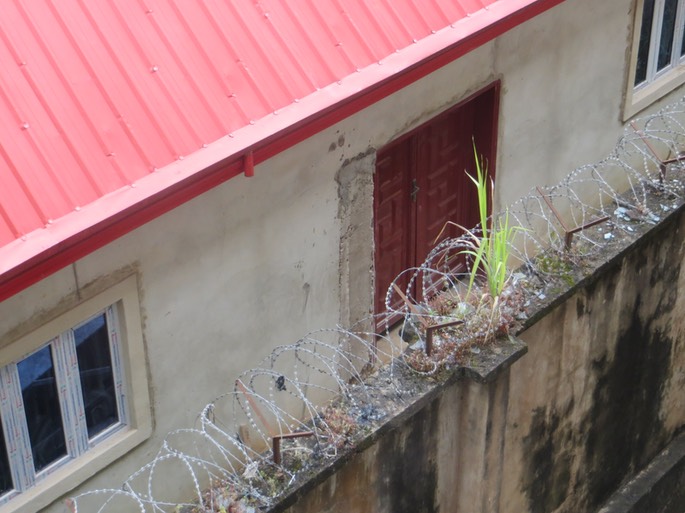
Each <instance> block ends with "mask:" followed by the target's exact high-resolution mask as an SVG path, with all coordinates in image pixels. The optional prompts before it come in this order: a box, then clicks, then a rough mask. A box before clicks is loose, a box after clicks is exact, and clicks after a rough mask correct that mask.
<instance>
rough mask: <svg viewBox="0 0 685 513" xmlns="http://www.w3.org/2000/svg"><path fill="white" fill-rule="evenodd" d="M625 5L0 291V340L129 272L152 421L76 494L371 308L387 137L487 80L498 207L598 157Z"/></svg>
mask: <svg viewBox="0 0 685 513" xmlns="http://www.w3.org/2000/svg"><path fill="white" fill-rule="evenodd" d="M633 4H634V2H633V0H603V1H602V2H597V1H595V0H574V1H572V2H571V1H569V2H564V3H562V4H561V5H559V6H557V7H555V8H553V9H551V10H550V11H548V12H546V13H544V14H542V15H541V16H539V17H537V18H535V19H533V20H531V21H529V22H527V23H525V24H523V25H521V26H519V27H517V28H515V29H513V30H511V31H510V32H508V33H506V34H504V35H502V36H501V37H499V38H498V39H496V40H494V41H492V42H490V43H488V44H486V45H484V46H482V47H480V48H478V49H476V50H474V51H472V52H471V53H469V54H468V55H466V56H464V57H462V58H460V59H458V60H457V61H455V62H453V63H451V64H449V65H447V66H445V67H444V68H442V69H440V70H438V71H436V72H434V73H432V74H431V75H429V76H427V77H425V78H424V79H422V80H420V81H418V82H416V83H414V84H411V85H409V86H408V87H407V88H405V89H403V90H402V91H399V92H397V93H396V94H393V95H392V96H390V97H388V98H385V99H384V100H382V101H380V102H378V103H377V104H375V105H372V106H370V107H369V108H367V109H365V110H364V111H362V112H360V113H358V114H356V115H354V116H352V117H350V118H348V119H345V120H343V121H341V122H340V123H338V124H337V125H335V126H333V127H330V128H329V129H326V130H324V131H323V132H321V133H320V134H318V135H316V136H313V137H311V138H310V139H308V140H307V141H305V142H303V143H301V144H299V145H297V146H295V147H293V148H291V149H289V150H287V151H285V152H283V153H281V154H279V155H278V156H276V157H274V158H272V159H270V160H269V161H267V162H264V163H263V164H261V165H259V166H258V167H257V169H256V176H255V177H254V178H250V179H246V178H242V177H239V178H235V179H233V180H230V181H229V182H228V183H226V184H223V185H221V186H219V187H217V188H215V189H214V190H212V191H210V192H207V193H206V194H203V195H202V196H200V197H198V198H196V199H194V200H193V201H191V202H189V203H187V204H185V205H183V206H181V207H179V208H177V209H175V210H174V211H172V212H169V213H167V214H165V215H164V216H162V217H161V218H159V219H157V220H155V221H153V222H150V223H148V224H146V225H145V226H143V227H141V228H139V229H137V230H135V231H134V232H132V233H130V234H128V235H126V236H124V237H122V238H121V239H119V240H117V241H116V242H113V243H111V244H109V245H107V246H106V247H104V248H102V249H101V250H99V251H97V252H95V253H93V254H91V255H89V256H87V257H85V258H83V259H81V260H79V261H78V262H76V263H75V264H74V265H73V266H70V267H68V268H66V269H63V270H62V271H60V272H58V273H56V274H54V275H52V276H50V277H47V278H46V279H44V280H43V281H42V282H40V283H38V284H36V285H34V286H32V287H30V288H29V289H27V290H26V291H24V292H22V293H21V294H18V295H17V296H15V297H13V298H11V299H9V300H7V301H4V302H2V303H1V304H0V346H4V345H7V344H11V343H12V342H13V341H14V340H16V339H17V338H18V336H19V335H20V334H25V333H27V332H29V331H30V330H31V329H33V328H35V327H37V326H39V325H41V324H42V323H43V322H44V321H45V320H46V319H48V318H51V317H54V316H55V315H57V314H58V313H60V312H61V311H64V310H65V309H68V308H70V307H72V306H73V305H75V304H77V303H79V302H80V301H82V300H84V299H85V296H84V295H83V292H84V290H86V289H85V288H84V287H85V285H86V284H95V285H94V286H93V287H91V288H92V289H93V290H98V289H102V288H105V287H106V286H107V285H108V284H111V283H113V282H115V281H116V278H117V276H120V275H121V274H122V273H123V274H125V273H126V272H130V271H134V272H136V273H137V274H138V276H139V284H140V302H141V308H142V314H143V319H144V326H143V332H144V337H145V341H146V345H147V359H148V367H149V376H150V382H151V387H152V390H151V395H152V399H153V409H154V412H153V419H154V422H155V431H154V434H153V437H152V438H151V439H150V441H149V442H147V443H145V444H144V445H142V446H141V447H139V448H138V449H137V450H136V451H134V452H132V453H131V454H130V455H129V456H128V457H127V458H126V459H124V460H122V461H121V462H118V463H117V464H115V465H112V466H110V467H109V468H108V469H107V470H106V471H104V472H100V473H99V474H98V475H97V476H96V477H95V478H94V479H93V480H90V481H89V482H87V483H85V485H84V487H83V489H93V488H99V487H107V488H110V487H112V486H118V485H119V483H120V482H121V481H122V480H123V479H124V478H125V477H126V476H128V475H129V474H130V473H131V472H133V471H135V470H137V469H138V468H139V467H140V466H141V465H144V464H146V463H147V462H149V461H150V459H151V458H152V457H153V455H154V454H155V453H156V451H157V449H158V448H159V446H160V443H161V440H162V439H163V437H164V436H165V435H166V433H167V432H169V431H170V430H172V429H176V428H181V427H187V426H191V425H193V422H194V419H195V416H196V415H197V412H198V411H199V410H200V408H201V407H202V406H203V405H204V404H205V403H206V402H207V401H209V400H211V399H212V398H214V397H216V396H218V395H220V394H222V393H224V392H226V391H227V390H228V389H230V387H231V383H232V382H233V380H234V379H235V377H236V375H237V374H238V373H239V372H241V371H242V370H244V369H246V368H249V367H252V366H254V365H255V364H256V363H257V362H258V361H259V360H260V359H261V358H263V357H264V356H266V355H267V354H268V353H269V351H270V350H271V349H272V348H273V347H275V346H277V345H280V344H284V343H289V342H293V341H295V340H297V339H298V338H299V337H301V336H303V335H304V334H305V333H307V332H308V331H310V330H313V329H317V328H322V327H331V326H334V325H336V324H337V323H339V322H340V323H342V324H343V325H349V323H350V322H353V321H355V320H356V319H359V318H360V317H363V316H364V315H365V314H367V313H369V312H370V311H371V308H372V291H373V273H372V266H373V258H372V257H373V245H372V244H373V234H372V226H373V225H372V193H373V191H372V173H373V169H374V162H375V152H376V150H378V149H379V148H381V147H383V146H384V145H386V144H387V143H388V142H390V141H392V140H393V139H394V138H396V137H398V136H399V135H401V134H403V133H405V132H407V131H408V130H411V129H412V128H415V127H417V126H418V125H420V124H421V123H423V122H425V121H427V120H429V119H430V118H432V117H433V116H435V115H436V114H438V113H440V112H442V111H444V110H446V109H448V108H449V107H451V106H453V105H454V104H456V103H458V102H459V101H460V100H462V99H463V98H466V97H467V96H468V95H469V94H471V93H472V92H474V91H477V90H479V89H480V88H482V87H483V86H485V85H487V84H488V83H491V82H492V81H493V80H496V79H500V80H501V81H502V98H501V104H500V105H501V109H500V123H499V127H500V133H499V137H498V157H497V161H498V170H497V191H496V199H497V202H498V203H499V204H501V205H503V204H507V203H509V202H511V201H513V200H515V199H517V198H518V197H519V196H520V195H521V194H522V193H524V192H526V191H528V190H529V189H530V187H532V186H534V185H536V184H543V183H554V182H556V181H558V180H559V178H561V177H562V176H563V175H565V174H566V173H567V172H568V171H569V170H571V169H573V168H575V167H576V166H577V165H579V164H582V163H586V162H592V161H595V160H597V159H599V158H600V157H602V156H604V155H606V153H607V152H608V151H610V150H611V148H612V147H613V145H614V143H615V141H616V139H617V137H618V136H619V135H620V133H621V131H622V128H623V124H622V123H621V122H620V115H621V99H622V96H623V91H624V89H625V83H626V82H625V73H624V69H625V68H626V66H627V63H628V56H627V55H626V52H625V49H626V47H627V43H628V41H629V38H630V34H631V30H632V29H631V26H632V11H631V9H632V7H633ZM677 94H678V93H673V94H671V95H670V96H668V97H666V98H665V99H664V100H663V101H664V102H667V101H672V100H673V99H674V98H675V96H676V95H677ZM658 107H659V105H654V106H652V107H651V108H650V111H654V110H656V109H657V108H658ZM265 318H266V319H268V322H264V319H265ZM605 365H609V363H605ZM549 415H552V412H550V413H549ZM545 418H546V417H545ZM529 420H530V419H529ZM529 420H526V419H522V422H524V421H525V422H524V425H528V423H530V422H529ZM528 427H530V426H528ZM515 463H516V462H515V461H514V460H512V462H511V464H512V465H514V464H515ZM56 509H61V505H57V506H56Z"/></svg>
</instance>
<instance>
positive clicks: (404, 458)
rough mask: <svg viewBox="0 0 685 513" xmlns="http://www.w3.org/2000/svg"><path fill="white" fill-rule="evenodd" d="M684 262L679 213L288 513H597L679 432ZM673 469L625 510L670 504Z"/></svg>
mask: <svg viewBox="0 0 685 513" xmlns="http://www.w3.org/2000/svg"><path fill="white" fill-rule="evenodd" d="M684 258H685V207H681V208H680V209H679V211H677V212H676V213H674V214H673V215H671V216H670V217H669V219H668V220H667V221H666V222H664V223H663V224H662V225H660V226H659V227H658V228H656V229H654V230H652V231H651V232H650V233H649V234H648V235H646V236H645V237H644V238H643V239H641V240H639V241H638V242H637V243H636V244H634V245H633V246H632V247H631V248H629V249H628V250H627V251H624V252H623V253H622V254H620V255H619V256H618V257H616V258H613V259H612V260H611V261H610V262H609V263H608V264H606V265H605V266H603V267H601V268H600V269H599V270H598V271H596V272H595V273H594V274H593V275H592V276H591V277H589V278H587V279H586V280H584V281H583V282H581V283H580V284H579V285H577V286H576V288H575V289H574V291H573V293H572V294H571V295H570V296H564V297H565V299H563V300H560V301H558V302H557V303H555V304H553V305H552V306H550V307H549V310H548V311H546V312H545V313H544V315H543V316H542V317H541V318H540V320H539V321H537V322H535V324H533V325H532V326H531V327H529V328H528V329H527V330H526V331H524V332H523V333H522V334H521V338H522V339H523V340H524V341H525V342H526V343H527V345H528V353H527V354H526V355H524V356H523V357H521V359H520V360H518V361H516V362H515V363H513V365H512V366H511V367H510V368H508V369H504V370H503V371H502V372H500V373H499V374H498V375H497V376H496V378H495V379H494V380H493V381H491V382H487V383H482V384H481V383H477V382H474V381H468V380H467V381H455V382H454V383H452V384H450V385H447V386H444V388H442V389H440V390H439V392H438V393H436V394H434V395H433V396H431V397H430V399H429V400H425V399H424V398H421V399H419V403H418V404H419V405H420V406H419V407H417V406H416V404H414V405H411V406H409V407H408V411H409V413H408V414H406V413H405V414H400V416H399V417H400V419H399V421H398V422H396V423H395V425H393V426H392V427H391V428H390V429H388V430H387V432H385V433H383V434H382V435H381V436H379V437H378V439H377V440H376V441H375V443H373V444H372V445H370V447H368V448H366V449H364V450H363V451H361V452H359V453H357V454H354V455H353V456H352V457H351V458H350V461H349V462H348V463H347V464H346V465H345V466H343V467H342V468H340V469H338V471H337V472H336V473H335V474H334V475H333V476H331V477H329V478H328V479H325V480H322V482H320V483H318V484H315V485H313V486H312V487H311V489H310V491H309V492H308V493H305V492H303V493H302V494H301V497H299V498H298V500H296V501H295V503H294V504H293V505H291V506H290V507H289V509H287V511H288V513H309V512H312V513H313V512H317V513H320V512H325V513H338V512H347V511H375V512H388V513H404V512H406V513H410V512H411V513H424V512H425V513H428V512H430V513H437V512H450V513H456V512H468V513H478V512H481V513H521V512H524V511H525V512H530V513H552V512H554V513H575V512H579V511H587V512H591V511H596V510H597V509H599V508H600V507H601V506H602V504H604V503H605V501H606V500H607V499H608V498H609V497H610V496H611V494H612V493H613V492H614V491H615V490H617V489H618V488H619V486H620V485H621V484H622V482H624V481H626V480H627V479H629V478H630V477H631V476H633V475H634V474H636V473H638V472H639V471H640V470H641V469H642V468H644V467H645V466H647V465H648V464H649V463H650V461H652V459H653V458H655V457H656V456H657V455H658V454H659V453H660V452H661V451H662V449H663V448H664V447H666V446H667V445H668V444H669V443H670V442H671V440H673V439H674V437H675V436H676V435H677V433H679V432H681V431H682V430H683V428H685V409H684V408H683V390H684V389H685V319H683V316H682V312H683V311H684V309H685V294H683V293H682V291H683V290H684V289H683V287H685V272H681V268H682V265H683V259H684ZM438 388H440V387H438ZM403 415H404V416H403ZM384 427H385V426H384ZM672 464H673V463H672ZM680 476H681V474H680V473H678V472H674V473H672V476H671V477H673V479H672V480H671V481H668V480H663V481H662V482H660V483H659V484H658V485H654V486H655V487H656V491H655V493H650V494H649V496H648V499H649V500H648V501H647V502H649V504H650V508H654V509H644V510H642V509H638V510H635V511H655V512H656V511H682V504H680V508H678V507H677V505H676V503H672V499H673V498H674V497H678V496H680V494H681V492H680V490H679V489H678V488H677V486H678V483H679V481H678V479H680ZM668 486H675V487H676V488H674V489H668ZM647 491H649V490H647ZM631 499H633V500H635V499H636V497H631ZM643 502H644V501H643ZM640 503H642V502H640ZM285 506H288V505H285ZM669 508H670V509H669ZM283 509H285V508H280V507H276V508H274V511H282V510H283ZM611 511H616V512H618V511H629V510H622V509H613V510H611ZM630 511H632V510H630Z"/></svg>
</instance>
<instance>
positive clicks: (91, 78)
mask: <svg viewBox="0 0 685 513" xmlns="http://www.w3.org/2000/svg"><path fill="white" fill-rule="evenodd" d="M560 1H562V0H375V1H373V2H369V1H368V0H290V1H288V0H204V1H200V0H195V1H191V0H140V1H134V0H98V1H97V2H90V1H87V0H60V1H59V2H51V1H46V0H42V1H41V0H36V1H25V0H23V1H22V0H4V1H3V12H2V16H0V300H2V299H4V298H6V297H8V296H10V295H12V294H14V293H16V292H17V291H19V290H21V289H22V288H25V287H26V286H28V285H30V284H31V283H34V282H36V281H38V280H39V279H41V278H42V277H44V276H46V275H48V274H50V273H51V272H54V271H56V270H57V269H59V268H61V267H63V266H64V265H68V264H69V263H70V262H72V261H74V260H75V259H77V258H79V257H81V256H83V255H85V254H87V253H88V252H90V251H93V250H94V249H97V248H98V247H100V246H102V245H104V244H106V243H107V242H109V241H111V240H113V239H114V238H116V237H118V236H121V235H122V234H124V233H126V232H127V231H130V230H131V229H133V228H135V227H137V226H140V225H141V224H143V223H144V222H146V221H148V220H150V219H152V218H154V217H156V216H157V215H159V214H161V213H163V212H165V211H167V210H169V209H171V208H174V207H175V206H177V205H179V204H181V203H182V202H183V201H187V200H188V199H190V198H192V197H194V196H196V195H197V194H200V193H201V192H204V191H206V190H208V189H209V188H211V187H213V186H215V185H217V184H218V183H221V182H222V181H225V180H227V179H228V178H230V177H232V176H235V175H236V174H238V173H240V172H243V171H244V170H245V163H246V162H248V164H249V165H248V166H247V169H248V171H249V170H250V168H251V164H252V162H254V163H259V162H261V161H263V160H265V159H266V158H269V157H270V156H272V155H274V154H275V153H277V152H279V151H282V150H283V149H284V148H286V147H288V146H290V145H292V144H295V143H296V142H298V141H300V140H303V139H304V138H306V137H307V136H309V135H311V134H312V133H315V132H316V131H318V130H321V129H322V128H324V127H326V126H330V125H331V124H332V123H334V122H336V121H338V120H340V119H342V118H344V117H346V116H348V115H350V114H352V113H354V112H356V111H358V110H360V109H361V108H363V107H365V106H367V105H369V104H371V103H373V102H374V101H377V100H378V99H380V98H382V97H384V96H386V95H388V94H390V93H392V92H394V91H396V90H397V89H399V88H400V87H403V86H404V85H406V84H408V83H410V82H412V81H415V80H417V79H418V78H420V77H421V76H424V75H426V74H427V73H429V72H430V71H433V70H435V69H437V68H438V67H440V66H442V65H444V64H446V63H447V62H449V61H451V60H454V59H455V58H457V57H459V56H460V55H463V54H464V53H466V52H467V51H469V50H470V49H472V48H474V47H475V46H478V45H480V44H482V43H484V42H486V41H487V40H489V39H492V38H493V37H496V36H497V35H498V34H499V33H501V32H503V31H505V30H507V29H509V28H511V27H512V26H514V25H516V24H518V23H521V22H523V21H525V20H527V19H529V18H530V17H532V16H535V15H536V14H538V13H539V12H542V11H543V10H546V9H548V8H550V7H552V6H553V5H555V4H557V3H560ZM246 156H247V158H246Z"/></svg>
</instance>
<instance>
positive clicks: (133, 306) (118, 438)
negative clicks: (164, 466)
mask: <svg viewBox="0 0 685 513" xmlns="http://www.w3.org/2000/svg"><path fill="white" fill-rule="evenodd" d="M0 361H1V362H2V363H0V511H2V512H3V513H4V512H5V510H6V508H9V509H7V511H17V512H19V511H21V512H22V513H23V512H24V511H37V510H38V509H40V508H41V507H44V506H45V505H47V504H49V503H50V502H51V501H53V500H54V499H56V498H57V497H59V496H60V495H63V494H64V493H66V492H67V491H68V490H70V489H72V488H73V487H74V485H77V484H79V483H80V482H81V481H83V480H85V479H87V478H88V477H91V476H92V475H93V474H94V473H95V472H97V471H98V470H100V469H101V468H103V467H104V466H106V465H108V464H109V463H111V462H112V461H114V460H115V459H117V458H118V457H120V456H122V455H123V454H125V453H126V452H127V451H128V450H130V449H132V448H133V447H135V446H136V445H138V444H139V443H140V442H142V441H143V440H145V439H146V438H148V437H149V436H150V433H151V417H150V411H149V408H150V403H149V394H148V390H147V374H146V368H145V363H144V361H145V358H144V348H143V344H142V332H141V330H140V313H139V306H138V301H137V287H136V280H135V277H131V278H129V279H127V280H124V281H123V282H121V283H119V284H117V285H115V286H114V287H112V288H110V289H108V290H107V291H105V292H103V293H100V294H98V295H97V296H94V297H92V298H90V299H88V300H85V301H82V302H81V303H80V304H78V305H77V306H76V307H75V308H73V309H72V310H69V311H68V312H66V313H64V314H63V315H60V316H58V317H57V318H55V319H53V321H51V322H49V323H47V324H45V325H43V326H41V327H40V328H39V329H37V330H36V331H34V332H32V333H30V334H28V335H26V336H24V337H22V338H21V339H19V340H17V341H15V342H14V343H13V344H10V345H9V346H6V347H4V348H3V349H1V350H0ZM29 490H31V493H24V492H27V491H29Z"/></svg>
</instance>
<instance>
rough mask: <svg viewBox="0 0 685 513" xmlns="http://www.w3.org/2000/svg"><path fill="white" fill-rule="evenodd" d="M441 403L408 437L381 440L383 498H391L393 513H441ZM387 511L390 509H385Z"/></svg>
mask: <svg viewBox="0 0 685 513" xmlns="http://www.w3.org/2000/svg"><path fill="white" fill-rule="evenodd" d="M438 406H439V401H434V402H433V403H432V404H431V405H430V406H428V407H427V408H426V409H425V410H424V411H423V412H421V414H420V415H419V416H418V418H417V419H416V421H415V422H412V424H411V427H410V428H409V429H408V430H407V431H406V432H405V434H404V436H402V434H401V433H400V432H395V435H394V436H389V437H385V438H383V439H382V440H381V447H380V448H379V451H378V454H379V455H381V457H382V464H381V473H382V475H384V476H386V478H385V479H381V480H379V484H380V487H381V490H380V493H379V496H380V497H387V498H388V500H389V502H390V504H389V505H388V507H387V511H391V512H392V513H437V512H438V511H439V507H438V504H437V464H436V461H437V454H436V447H437V445H438V444H437V440H435V436H437V435H436V434H435V433H437V431H438V429H437V421H438ZM384 510H386V508H384Z"/></svg>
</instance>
